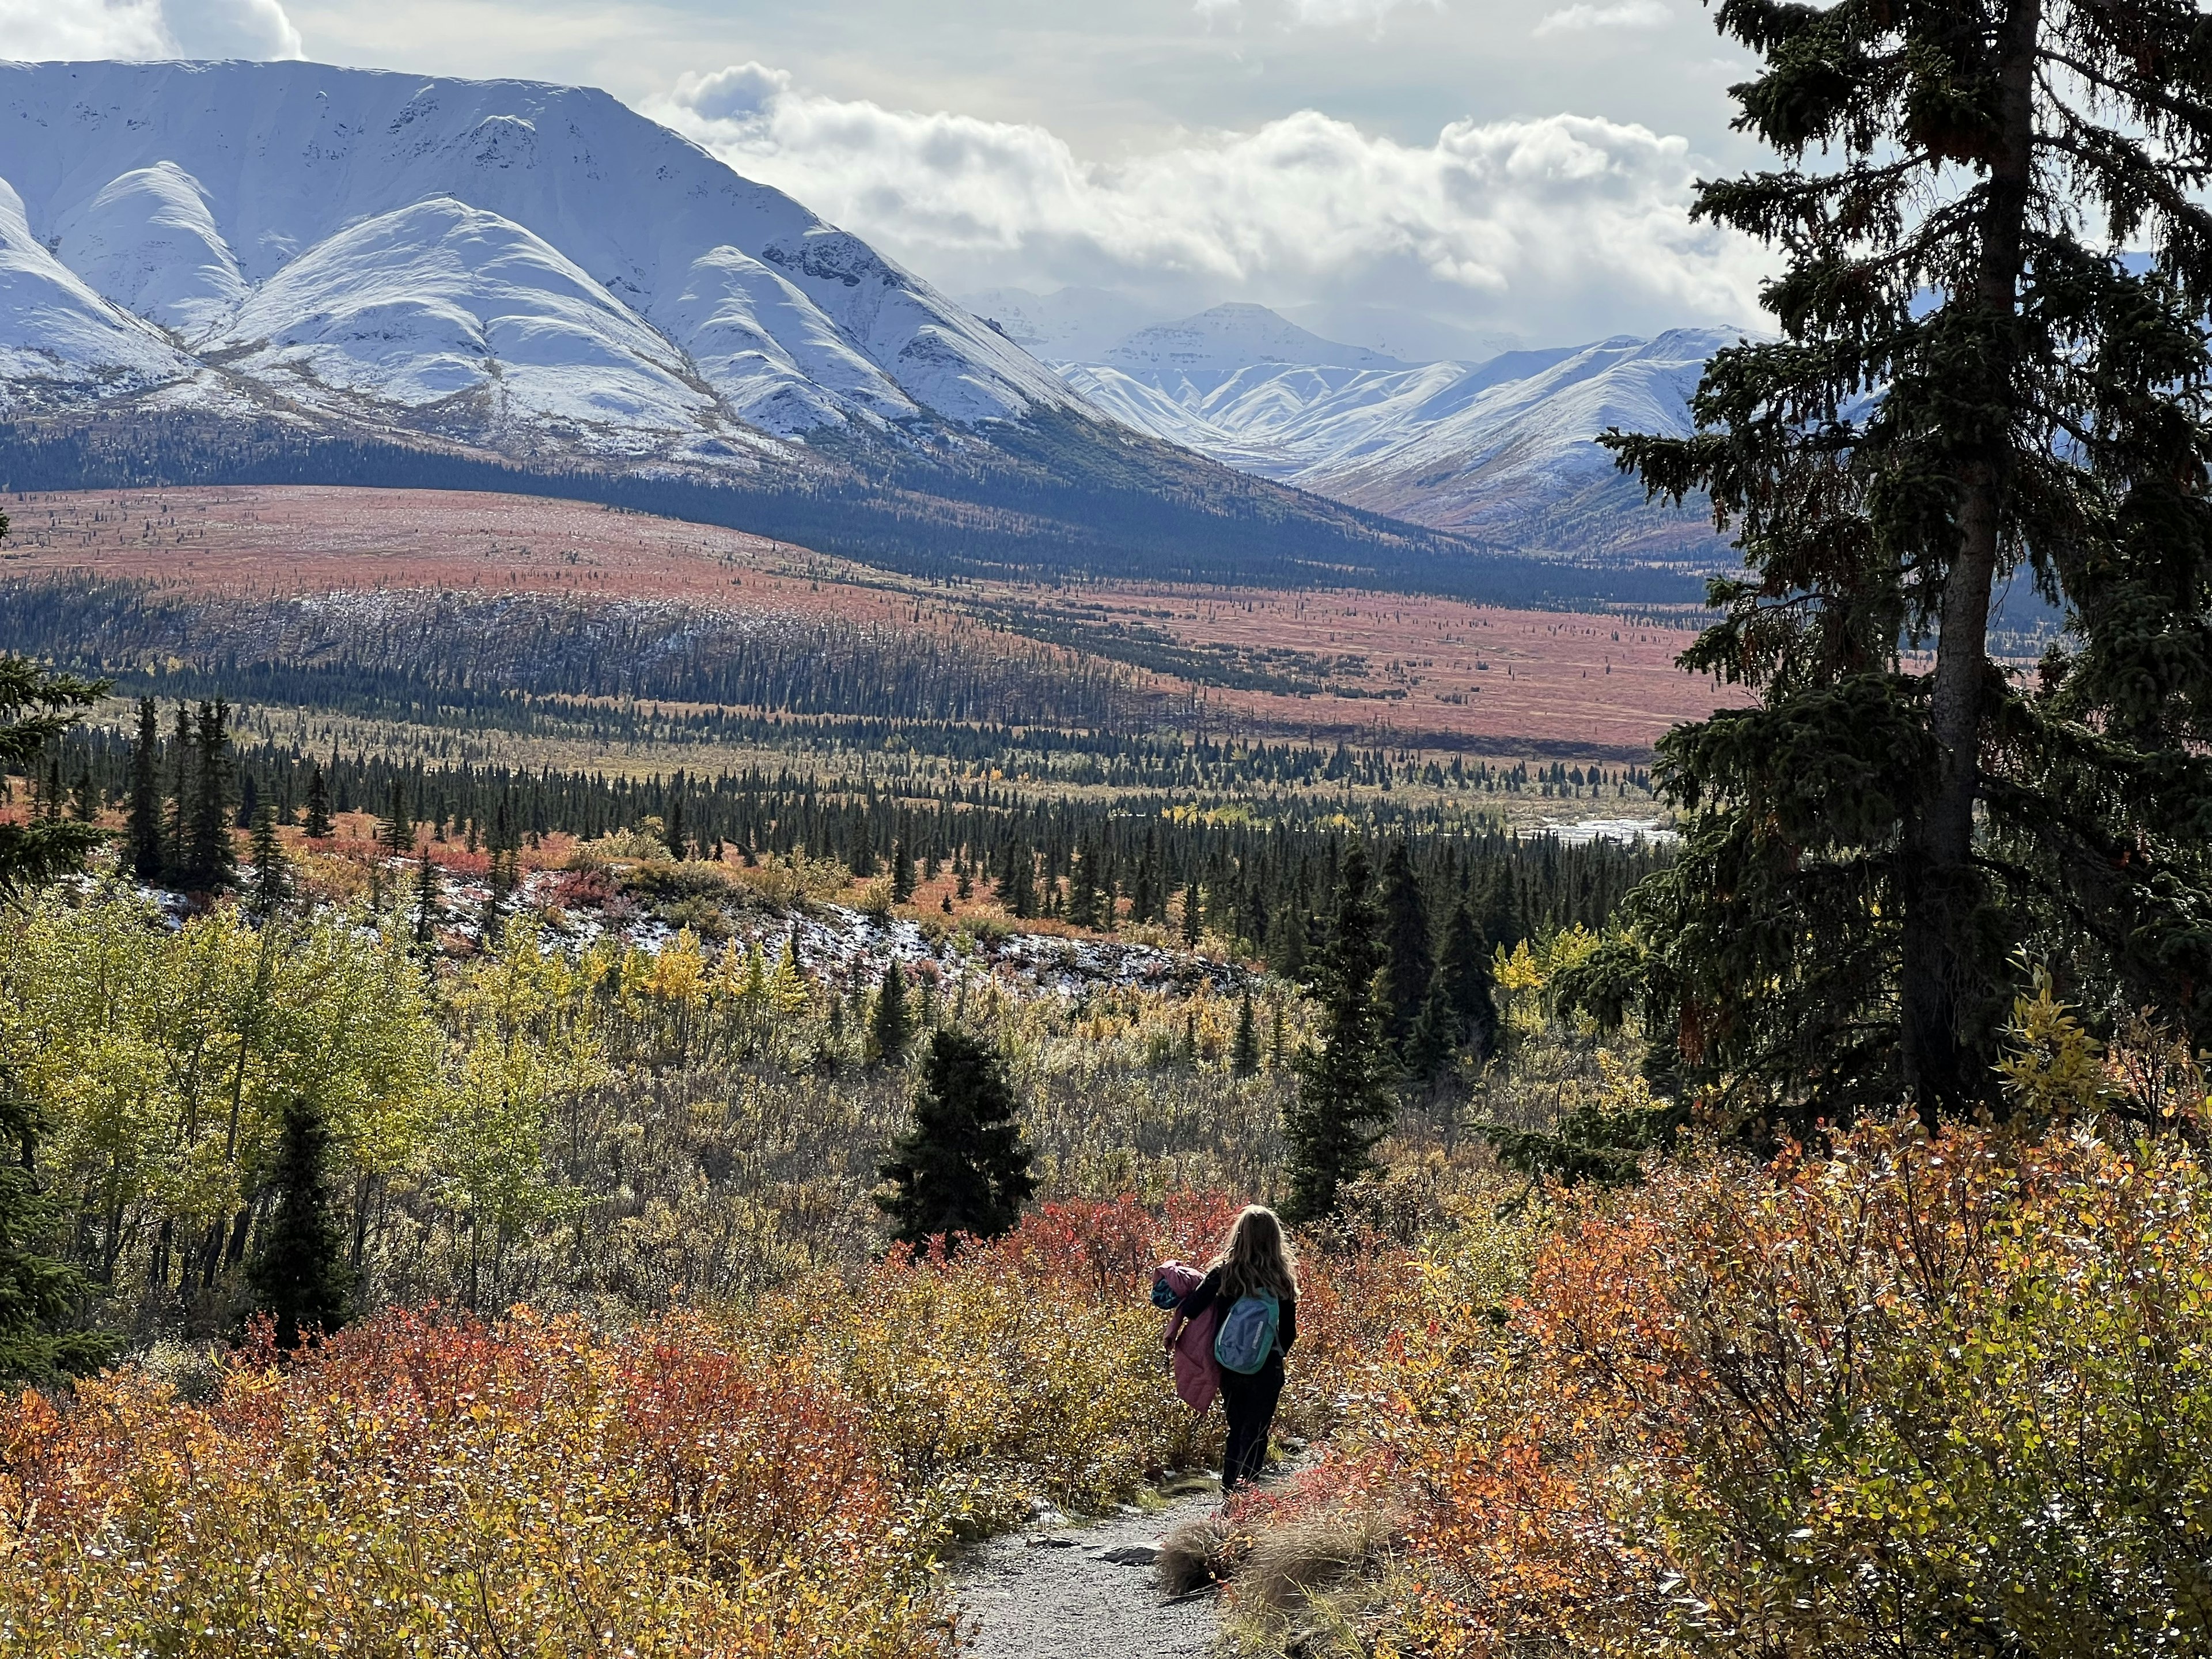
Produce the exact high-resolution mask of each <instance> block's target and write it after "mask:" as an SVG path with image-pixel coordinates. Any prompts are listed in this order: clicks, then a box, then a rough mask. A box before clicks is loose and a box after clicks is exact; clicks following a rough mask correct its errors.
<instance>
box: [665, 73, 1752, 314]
mask: <svg viewBox="0 0 2212 1659" xmlns="http://www.w3.org/2000/svg"><path fill="white" fill-rule="evenodd" d="M649 112H651V113H653V114H654V115H656V116H658V117H659V118H662V119H664V120H666V121H668V122H669V123H670V124H671V125H674V126H676V127H677V128H678V130H679V131H684V132H685V133H687V134H689V135H690V137H694V138H695V139H696V140H697V141H698V142H700V143H702V144H704V145H706V146H707V148H708V149H711V150H713V151H714V152H715V153H716V154H718V155H720V156H722V157H723V158H724V159H725V160H726V161H728V162H729V163H730V164H731V166H732V167H735V168H736V169H737V170H738V172H740V173H745V174H746V175H748V176H749V177H752V178H756V179H762V180H763V181H765V182H768V183H770V184H774V185H778V186H779V187H781V188H782V189H785V190H787V191H790V192H791V193H792V194H793V196H795V197H798V198H799V200H801V201H802V202H805V204H807V205H808V206H810V207H811V208H812V209H814V210H816V211H817V212H818V213H821V214H822V215H823V216H825V217H827V218H829V219H831V220H833V221H835V222H837V223H840V224H842V225H843V226H844V227H845V228H848V229H850V230H852V231H854V232H855V233H856V234H860V235H861V236H864V237H866V238H867V239H868V240H871V241H873V242H877V243H878V244H879V245H880V246H883V247H884V251H885V252H889V253H890V254H892V255H893V257H895V258H899V259H901V260H902V261H904V262H905V263H906V264H909V265H911V266H913V267H914V268H915V270H919V271H920V272H921V273H922V274H923V275H925V276H929V277H931V278H932V279H933V280H935V281H937V282H938V283H940V284H942V285H944V286H945V287H948V288H951V289H955V290H956V291H966V290H971V289H984V288H990V287H994V286H1001V285H1006V286H1018V287H1025V288H1054V287H1058V286H1060V285H1061V284H1064V283H1073V284H1082V285H1093V286H1099V287H1108V288H1116V289H1121V290H1123V291H1125V292H1133V293H1150V294H1154V295H1160V296H1163V299H1164V301H1165V302H1170V303H1174V302H1180V301H1182V300H1185V299H1197V300H1200V301H1203V302H1205V303H1211V302H1212V301H1215V300H1218V299H1227V298H1237V299H1250V300H1255V301H1259V302H1260V303H1262V304H1300V303H1316V302H1324V301H1326V302H1333V303H1340V304H1343V303H1354V302H1357V303H1364V304H1383V305H1389V306H1394V307H1400V308H1402V309H1407V310H1410V311H1412V312H1414V313H1419V314H1425V315H1429V316H1433V317H1437V318H1439V319H1449V321H1451V322H1453V323H1454V324H1455V325H1466V326H1470V327H1474V326H1480V327H1483V328H1490V329H1505V330H1510V331H1514V332H1516V333H1519V334H1521V335H1522V336H1524V337H1529V338H1543V339H1558V340H1565V339H1580V338H1588V337H1590V336H1592V335H1595V334H1604V333H1610V332H1615V331H1650V330H1655V329H1658V328H1664V327H1668V326H1672V325H1677V324H1691V323H1708V322H1748V321H1752V320H1754V319H1755V318H1756V316H1757V301H1756V297H1755V295H1756V288H1757V283H1758V279H1759V275H1760V274H1761V271H1762V270H1763V267H1764V258H1763V256H1762V254H1761V253H1760V252H1759V250H1758V249H1756V248H1755V247H1753V246H1752V245H1750V244H1748V243H1747V242H1745V241H1744V240H1741V239H1740V238H1737V237H1735V236H1734V235H1732V234H1729V233H1726V232H1723V231H1720V230H1717V229H1715V228H1712V227H1711V226H1705V225H1693V224H1692V223H1691V222H1690V219H1689V216H1688V212H1687V206H1688V201H1689V196H1690V190H1691V185H1692V176H1693V167H1692V161H1691V157H1690V155H1689V149H1688V145H1687V143H1686V141H1685V140H1683V139H1680V138H1672V137H1661V136H1660V135H1658V134H1656V133H1654V132H1652V131H1650V130H1649V129H1647V128H1644V127H1642V126H1638V125H1627V124H1622V123H1618V122H1613V121H1608V120H1605V119H1602V118H1596V117H1589V116H1577V115H1554V116H1548V117H1545V118H1541V119H1534V120H1511V121H1492V122H1475V121H1471V120H1470V121H1457V122H1454V123H1452V124H1450V125H1448V126H1446V127H1445V128H1443V131H1441V132H1440V133H1439V134H1438V135H1437V138H1436V140H1435V142H1434V143H1428V144H1407V143H1400V142H1398V141H1397V140H1395V139H1393V138H1391V137H1387V136H1383V135H1377V134H1374V133H1370V132H1366V131H1362V130H1361V129H1359V128H1358V127H1357V126H1354V125H1352V124H1350V123H1348V122H1345V121H1340V120H1336V119H1334V118H1329V117H1328V116H1324V115H1322V114H1318V113H1316V112H1311V111H1306V112H1300V113H1297V114H1293V115H1290V116H1286V117H1284V118H1281V119H1279V120H1274V121H1270V122H1267V124H1265V125H1261V126H1260V127H1257V128H1256V129H1255V130H1253V131H1244V132H1237V131H1226V132H1206V133H1185V134H1182V135H1179V136H1178V137H1176V139H1175V141H1174V142H1173V143H1170V145H1169V146H1168V147H1167V148H1164V149H1158V150H1156V151H1154V152H1152V153H1150V154H1144V155H1132V156H1129V157H1127V158H1125V159H1121V160H1115V161H1093V160H1086V159H1085V158H1082V157H1079V156H1078V155H1076V154H1075V152H1074V151H1073V149H1072V148H1071V147H1070V146H1069V145H1068V144H1067V143H1066V142H1064V141H1063V140H1062V139H1060V137H1057V136H1056V135H1055V134H1054V133H1053V132H1052V131H1049V130H1048V129H1046V128H1044V127H1042V126H1039V125H1027V124H1015V123H1009V122H999V121H987V120H981V119H978V118H974V117H971V116H963V115H954V114H942V113H940V114H920V113H915V112H909V111H902V110H892V109H887V108H884V107H883V106H880V105H878V104H875V103H872V102H868V101H866V100H836V99H831V98H827V97H823V96H820V95H817V94H810V93H807V92H805V91H803V90H801V89H799V88H797V87H796V86H795V85H794V84H793V81H792V77H791V76H788V75H787V74H785V73H784V72H783V71H781V70H775V69H772V68H769V67H767V66H765V65H763V64H740V65H738V66H737V67H735V68H732V69H728V70H722V71H720V73H718V74H715V75H711V76H704V77H698V76H686V77H685V78H684V80H683V81H682V82H679V83H678V88H677V90H676V93H675V94H674V96H673V97H672V98H671V99H670V100H665V101H664V102H663V103H661V104H660V105H659V106H651V107H649Z"/></svg>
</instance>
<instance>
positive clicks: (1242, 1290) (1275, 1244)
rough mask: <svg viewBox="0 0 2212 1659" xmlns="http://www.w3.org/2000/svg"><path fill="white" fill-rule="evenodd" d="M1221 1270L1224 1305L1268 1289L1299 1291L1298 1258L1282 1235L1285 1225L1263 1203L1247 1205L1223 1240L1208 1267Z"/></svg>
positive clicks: (1287, 1292)
mask: <svg viewBox="0 0 2212 1659" xmlns="http://www.w3.org/2000/svg"><path fill="white" fill-rule="evenodd" d="M1214 1268H1218V1269H1220V1272H1221V1289H1220V1291H1219V1295H1220V1297H1221V1300H1222V1302H1223V1304H1225V1305H1226V1304H1229V1303H1232V1302H1235V1301H1236V1300H1237V1298H1238V1297H1246V1296H1253V1295H1256V1294H1257V1293H1258V1292H1260V1291H1268V1292H1270V1293H1271V1294H1273V1296H1275V1297H1278V1298H1287V1297H1294V1296H1296V1295H1297V1293H1298V1258H1297V1253H1296V1252H1294V1251H1293V1250H1292V1249H1291V1241H1290V1240H1289V1239H1288V1238H1286V1237H1284V1236H1283V1224H1282V1223H1281V1222H1280V1221H1279V1220H1278V1219H1277V1218H1276V1216H1275V1212H1273V1210H1271V1209H1268V1208H1267V1206H1265V1205H1262V1204H1253V1205H1248V1206H1246V1207H1245V1209H1244V1212H1243V1214H1241V1215H1239V1216H1238V1217H1237V1220H1236V1223H1235V1225H1232V1226H1231V1228H1230V1229H1229V1237H1226V1238H1225V1239H1223V1240H1222V1241H1221V1254H1220V1255H1217V1256H1215V1257H1214V1258H1213V1260H1212V1262H1211V1263H1209V1264H1208V1268H1207V1270H1208V1271H1209V1272H1211V1271H1212V1270H1213V1269H1214Z"/></svg>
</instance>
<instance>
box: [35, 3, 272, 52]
mask: <svg viewBox="0 0 2212 1659" xmlns="http://www.w3.org/2000/svg"><path fill="white" fill-rule="evenodd" d="M0 55H4V56H6V57H9V58H21V59H38V58H297V57H299V56H300V55H301V42H300V32H299V30H297V29H296V28H295V27H292V20H291V19H290V18H289V16H287V15H285V12H284V8H283V5H282V4H280V3H279V0H0Z"/></svg>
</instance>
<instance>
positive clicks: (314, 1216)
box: [246, 1099, 353, 1349]
mask: <svg viewBox="0 0 2212 1659" xmlns="http://www.w3.org/2000/svg"><path fill="white" fill-rule="evenodd" d="M330 1151H331V1132H330V1128H329V1127H328V1126H327V1125H326V1124H325V1122H324V1121H323V1118H322V1115H321V1113H319V1112H318V1111H317V1110H316V1109H314V1107H313V1105H312V1104H311V1103H308V1102H307V1101H306V1100H303V1099H295V1100H292V1101H290V1102H288V1103H286V1105H285V1108H284V1127H283V1134H282V1135H281V1136H280V1137H279V1139H278V1140H277V1143H276V1169H275V1170H274V1171H273V1173H272V1174H271V1176H270V1183H269V1185H270V1194H271V1195H272V1197H273V1198H274V1200H275V1206H274V1208H273V1209H272V1210H271V1212H270V1217H269V1220H268V1223H267V1225H265V1226H264V1228H263V1229H262V1232H261V1239H260V1244H259V1247H258V1249H257V1250H256V1252H255V1254H254V1257H253V1259H252V1261H251V1262H249V1263H248V1264H247V1267H246V1284H247V1285H248V1287H249V1288H250V1289H251V1290H252V1294H253V1308H254V1311H255V1312H257V1313H265V1314H269V1315H271V1316H274V1318H275V1319H276V1342H277V1346H279V1347H283V1348H287V1349H290V1348H296V1347H298V1346H300V1343H301V1341H302V1340H304V1339H306V1338H307V1336H308V1335H309V1334H311V1333H313V1332H317V1331H319V1332H322V1333H324V1334H328V1333H330V1332H332V1331H335V1330H337V1328H339V1327H340V1326H342V1325H343V1324H344V1323H345V1322H346V1316H347V1313H348V1310H349V1306H350V1304H351V1301H352V1297H353V1273H352V1271H351V1269H350V1268H349V1267H348V1266H347V1262H346V1251H345V1233H344V1230H343V1227H341V1226H340V1225H339V1222H338V1216H337V1202H336V1200H334V1198H333V1197H332V1195H331V1179H330Z"/></svg>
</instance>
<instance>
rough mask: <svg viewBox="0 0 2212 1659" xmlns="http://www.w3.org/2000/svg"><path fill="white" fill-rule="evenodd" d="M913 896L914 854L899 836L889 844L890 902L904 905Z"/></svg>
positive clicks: (903, 838)
mask: <svg viewBox="0 0 2212 1659" xmlns="http://www.w3.org/2000/svg"><path fill="white" fill-rule="evenodd" d="M913 896H914V853H913V850H912V849H911V848H908V845H907V844H906V839H905V837H903V836H901V837H900V838H899V839H897V840H896V841H894V842H891V902H893V903H894V904H904V903H905V902H907V901H908V899H910V898H912V897H913Z"/></svg>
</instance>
